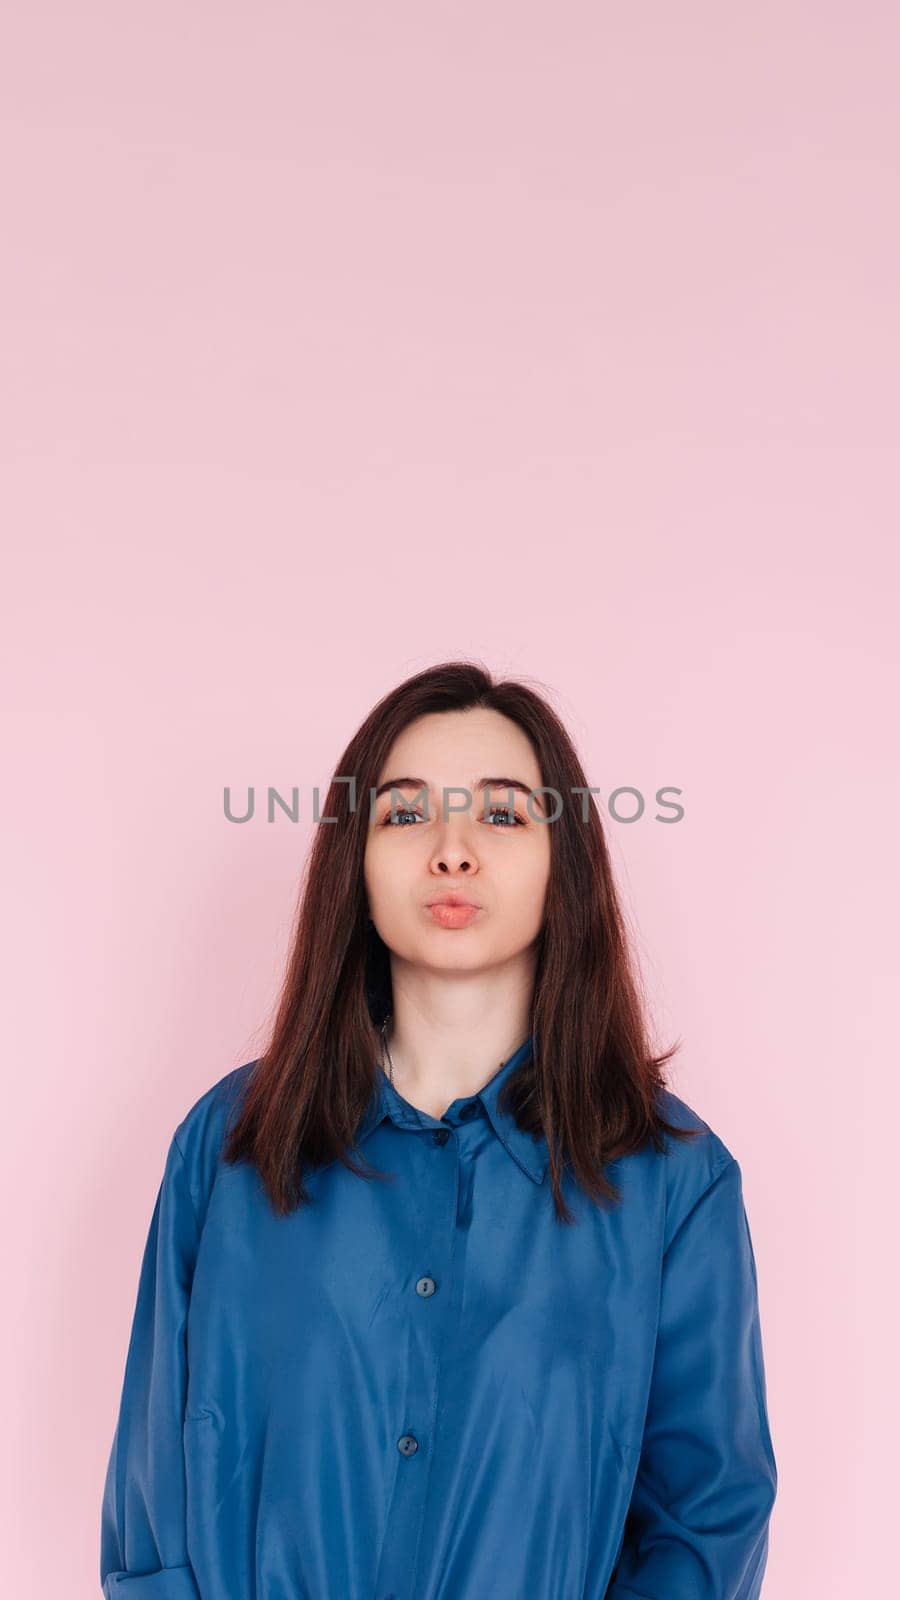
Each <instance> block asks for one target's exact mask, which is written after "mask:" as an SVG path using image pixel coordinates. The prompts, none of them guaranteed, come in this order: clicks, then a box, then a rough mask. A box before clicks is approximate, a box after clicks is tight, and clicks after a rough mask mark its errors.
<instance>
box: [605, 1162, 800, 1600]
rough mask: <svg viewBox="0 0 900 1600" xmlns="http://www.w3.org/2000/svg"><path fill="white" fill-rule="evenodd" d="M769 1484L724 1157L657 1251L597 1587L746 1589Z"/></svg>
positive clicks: (757, 1558) (654, 1598)
mask: <svg viewBox="0 0 900 1600" xmlns="http://www.w3.org/2000/svg"><path fill="white" fill-rule="evenodd" d="M776 1485H777V1474H776V1465H775V1456H774V1453H773V1449H772V1440H771V1436H770V1433H769V1424H768V1417H767V1412H766V1386H765V1375H764V1369H763V1355H762V1341H761V1335H760V1323H759V1310H758V1303H757V1282H756V1264H755V1260H754V1255H753V1246H752V1244H751V1239H750V1230H749V1226H748V1223H747V1214H746V1211H745V1208H744V1201H743V1194H742V1185H741V1172H740V1167H739V1166H738V1163H737V1162H736V1161H735V1160H734V1158H733V1157H731V1156H729V1158H728V1160H727V1161H726V1163H725V1164H724V1165H723V1166H722V1167H721V1168H720V1169H719V1171H718V1172H717V1173H716V1175H715V1176H714V1178H713V1179H712V1181H711V1183H710V1184H709V1185H708V1187H707V1188H706V1189H705V1190H704V1192H703V1194H702V1195H701V1196H700V1199H699V1200H697V1201H696V1202H695V1204H694V1205H693V1207H692V1209H691V1210H690V1211H689V1213H688V1215H687V1216H686V1217H685V1218H684V1220H683V1221H682V1222H681V1223H680V1224H679V1225H678V1227H677V1229H676V1232H675V1234H674V1236H673V1237H672V1239H671V1240H670V1242H669V1245H668V1247H667V1249H666V1251H665V1254H664V1258H663V1267H662V1287H661V1303H660V1317H659V1328H658V1336H657V1345H656V1353H655V1359H654V1368H653V1376H652V1380H651V1386H650V1396H649V1402H648V1409H647V1416H646V1421H645V1428H644V1437H643V1441H642V1448H641V1455H640V1460H639V1463H638V1468H637V1475H636V1478H635V1482H634V1487H633V1491H632V1499H631V1504H630V1507H629V1512H628V1516H627V1518H626V1522H625V1533H624V1539H623V1544H622V1549H621V1552H620V1556H619V1564H618V1566H617V1568H616V1571H615V1573H614V1575H613V1582H612V1584H611V1586H610V1588H609V1589H608V1591H607V1600H673V1596H675V1595H677V1596H679V1597H680V1600H688V1597H690V1600H757V1597H758V1596H759V1594H760V1591H761V1587H762V1580H763V1573H764V1571H765V1566H766V1559H767V1553H768V1524H769V1517H770V1513H771V1510H772V1505H773V1502H774V1499H775V1491H776Z"/></svg>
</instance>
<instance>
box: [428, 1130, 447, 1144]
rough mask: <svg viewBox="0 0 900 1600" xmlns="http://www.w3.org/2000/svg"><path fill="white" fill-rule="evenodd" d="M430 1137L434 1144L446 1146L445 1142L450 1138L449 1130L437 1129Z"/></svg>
mask: <svg viewBox="0 0 900 1600" xmlns="http://www.w3.org/2000/svg"><path fill="white" fill-rule="evenodd" d="M431 1137H432V1139H433V1140H434V1142H435V1144H446V1143H447V1140H448V1139H449V1137H450V1129H449V1128H437V1129H436V1130H435V1132H434V1133H433V1134H432V1135H431Z"/></svg>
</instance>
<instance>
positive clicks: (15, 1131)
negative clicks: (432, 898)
mask: <svg viewBox="0 0 900 1600" xmlns="http://www.w3.org/2000/svg"><path fill="white" fill-rule="evenodd" d="M5 34H6V38H5V42H4V46H3V50H2V66H0V90H2V92H0V114H2V118H3V124H4V125H3V137H2V141H0V162H2V194H3V207H2V216H3V235H4V243H3V249H2V264H0V271H2V275H3V278H2V299H0V305H2V318H3V328H2V350H3V367H4V383H3V391H2V406H3V414H2V418H0V423H2V426H0V449H2V456H3V476H2V497H3V504H2V516H3V524H4V527H5V531H6V562H5V566H6V573H5V577H6V579H7V582H6V583H5V585H4V587H5V590H6V595H5V605H4V612H5V616H4V619H3V628H2V636H3V646H4V651H5V653H6V657H7V661H6V666H7V671H6V673H5V675H4V676H5V680H6V684H7V690H8V694H9V706H8V711H7V715H6V718H5V722H4V727H5V735H4V754H5V755H6V757H7V772H6V778H5V783H4V791H5V798H6V801H7V806H8V810H9V821H8V823H7V828H6V839H7V842H8V843H9V844H10V845H11V848H10V849H9V850H8V851H7V860H6V878H7V882H8V883H9V881H10V880H11V885H12V886H11V891H10V890H8V892H7V896H6V906H5V915H4V919H3V922H4V936H5V941H6V951H5V956H4V976H5V978H6V980H7V985H8V993H9V994H10V996H11V999H12V1006H11V1007H10V1008H9V1009H10V1013H11V1014H10V1015H9V1016H8V1019H7V1021H6V1024H5V1036H6V1053H5V1059H6V1064H5V1074H4V1087H5V1108H4V1109H5V1119H6V1135H7V1136H6V1140H5V1158H4V1161H3V1178H4V1194H3V1197H2V1198H3V1218H4V1233H5V1239H4V1243H3V1260H4V1278H5V1285H4V1287H5V1288H6V1289H7V1291H8V1297H7V1300H6V1310H5V1315H4V1318H3V1327H2V1336H3V1349H2V1351H0V1367H2V1371H3V1374H4V1381H5V1387H6V1388H7V1391H8V1392H7V1393H6V1394H5V1395H4V1396H3V1400H2V1404H3V1414H4V1419H5V1424H6V1430H7V1439H8V1440H11V1448H10V1447H7V1449H5V1450H4V1459H3V1472H4V1475H5V1478H6V1481H5V1482H4V1483H3V1484H2V1486H0V1488H2V1504H3V1506H4V1508H5V1509H6V1511H7V1513H8V1515H9V1516H10V1519H11V1521H10V1528H11V1530H12V1531H11V1532H10V1533H9V1534H8V1536H7V1538H6V1539H5V1540H4V1558H3V1560H4V1570H3V1587H4V1591H5V1592H7V1593H9V1594H15V1595H16V1596H18V1597H25V1596H35V1597H38V1596H40V1597H41V1600H44V1597H45V1596H46V1595H48V1594H50V1593H52V1594H53V1595H54V1596H56V1595H59V1596H62V1595H65V1596H66V1600H92V1597H93V1596H95V1595H97V1594H99V1580H98V1577H97V1565H98V1553H99V1507H100V1494H101V1488H102V1478H103V1473H104V1470H105V1465H106V1458H107V1454H108V1450H109V1446H110V1443H111V1438H112V1429H113V1425H114V1415H115V1409H116V1407H117V1404H118V1397H119V1390H120V1384H121V1378H122V1373H123V1368H124V1360H125V1353H126V1347H127V1340H128V1335H129V1330H130V1323H131V1316H132V1312H133V1306H134V1296H135V1293H136V1288H137V1274H138V1268H139V1262H140V1253H141V1250H142V1248H143V1242H144V1237H145V1234H146V1229H147V1226H148V1223H149V1219H150V1213H151V1210H152V1206H153V1201H154V1197H155V1193H156V1188H157V1185H158V1182H159V1179H160V1177H161V1173H162V1165H163V1161H164V1157H165V1151H166V1147H167V1144H168V1140H169V1138H170V1136H171V1133H172V1131H173V1129H174V1127H175V1125H176V1123H177V1122H178V1121H179V1120H180V1118H181V1117H182V1116H183V1114H184V1113H185V1111H186V1110H187V1108H188V1107H189V1105H191V1104H192V1103H193V1101H194V1100H195V1099H196V1098H197V1097H198V1096H199V1095H200V1094H201V1093H202V1092H203V1091H204V1090H205V1089H206V1088H207V1087H209V1085H210V1084H211V1083H212V1082H214V1081H215V1080H216V1079H217V1078H219V1077H221V1076H222V1075H223V1074H224V1073H225V1072H227V1071H229V1070H230V1068H231V1067H233V1066H235V1065H237V1064H239V1063H240V1062H243V1061H246V1060H249V1059H251V1057H252V1056H253V1055H254V1054H256V1053H258V1049H259V1048H260V1047H261V1042H262V1039H263V1034H264V1029H265V1024H266V1022H267V1020H268V1017H269V1014H270V1011H271V1007H272V1005H273V1003H274V998H275V994H276V990H277V984H278V980H279V977H280V974H281V967H282V961H283V958H284V954H285V948H286V941H287V938H288V934H289V930H290V925H291V917H292V913H293V907H294V900H295V894H296V886H297V880H298V874H299V870H300V866H301V863H302V861H303V858H304V856H305V852H306V848H307V844H308V842H309V838H310V835H311V832H312V822H311V815H312V786H313V784H320V785H321V786H322V793H323V795H324V790H325V786H327V783H328V779H329V775H330V773H331V772H332V770H333V767H334V763H335V762H336V760H337V757H338V754H339V752H340V749H341V748H342V746H343V744H344V742H345V740H346V738H347V737H348V735H349V734H350V732H351V731H352V730H353V729H354V728H355V727H356V725H357V723H358V722H359V720H360V718H361V717H362V716H363V715H364V714H365V712H366V711H367V710H368V708H369V706H370V705H371V703H372V702H373V700H374V699H375V698H376V696H378V695H379V694H381V693H382V692H383V691H384V690H385V689H387V688H388V687H389V686H391V685H393V684H394V683H396V682H397V681H398V680H399V679H400V678H402V677H404V676H406V675H407V674H408V673H410V672H413V671H415V670H417V669H419V668H421V667H423V666H425V665H428V664H430V663H432V662H434V661H438V660H441V659H443V658H445V657H447V656H450V655H455V654H458V653H462V654H470V655H475V656H478V657H480V658H482V659H484V660H485V661H486V662H487V664H488V665H489V666H491V667H492V668H495V669H496V670H498V671H500V672H509V673H512V674H523V675H525V676H527V677H529V678H531V679H533V680H536V681H537V682H538V683H539V684H541V685H545V686H546V687H547V688H548V689H549V691H550V692H551V693H552V694H553V696H554V699H555V703H556V704H557V706H558V708H559V709H560V711H561V712H562V714H563V716H564V717H565V719H566V721H567V723H568V724H569V726H570V728H571V729H572V731H573V733H574V735H575V738H576V740H577V741H578V744H579V748H580V750H581V752H582V755H583V758H584V761H585V765H586V768H587V771H588V774H589V778H590V781H591V782H592V783H594V784H596V785H598V786H600V788H601V789H602V791H603V795H604V796H606V795H607V794H608V793H609V792H610V791H611V790H612V789H614V788H615V787H617V786H618V785H620V784H630V785H634V786H636V787H638V788H639V789H641V790H642V792H643V793H644V795H645V797H646V800H647V810H646V812H645V814H644V817H643V818H642V819H641V820H640V821H639V822H637V823H635V824H633V825H631V826H628V825H622V824H617V823H614V822H610V824H609V832H610V837H611V841H612V846H613V849H614V852H615V857H616V861H617V863H618V866H619V871H620V876H621V883H622V888H623V892H624V893H625V895H626V896H627V898H628V901H629V904H630V906H631V907H632V910H633V914H634V917H635V919H636V923H637V927H638V930H639V933H638V937H639V947H640V952H641V957H642V960H643V963H644V967H645V972H646V977H647V983H648V987H649V990H650V993H651V996H652V1002H653V1008H654V1013H655V1016H656V1018H657V1023H658V1032H659V1036H660V1038H661V1039H662V1040H663V1042H665V1043H668V1042H670V1041H671V1040H672V1039H674V1038H675V1037H677V1036H681V1037H683V1039H684V1047H683V1050H682V1052H681V1053H680V1055H679V1057H678V1058H677V1062H678V1066H677V1072H676V1075H675V1081H674V1086H675V1088H676V1089H677V1091H678V1092H679V1093H681V1094H682V1095H683V1096H684V1098H686V1099H687V1100H688V1101H689V1102H690V1103H691V1104H693V1105H694V1106H695V1107H696V1108H697V1109H698V1110H700V1111H701V1113H702V1114H703V1115H704V1116H705V1117H706V1118H707V1119H708V1120H709V1121H710V1122H711V1123H712V1125H713V1126H714V1127H715V1128H716V1130H717V1131H718V1132H719V1133H720V1134H721V1136H722V1137H723V1138H724V1139H725V1141H726V1143H728V1144H729V1145H730V1147H731V1148H732V1149H733V1151H734V1153H735V1154H736V1155H737V1156H738V1158H739V1160H740V1162H741V1165H742V1168H743V1172H744V1180H745V1193H746V1199H747V1205H748V1212H749V1215H750V1221H751V1226H752V1229H753V1236H754V1242H755V1246H756V1253H757V1262H758V1267H759V1274H760V1293H761V1303H762V1313H763V1323H764V1338H765V1346H766V1358H767V1369H768V1383H769V1401H770V1410H771V1419H772V1431H773V1435H774V1439H775V1445H776V1451H777V1456H778V1463H779V1469H780V1494H779V1499H778V1504H777V1507H776V1511H775V1515H774V1518H773V1523H772V1534H771V1556H770V1563H769V1575H768V1578H767V1580H766V1585H765V1590H764V1592H765V1595H766V1597H767V1600H798V1596H803V1597H806V1596H814V1597H815V1600H837V1597H840V1600H857V1597H862V1596H863V1595H864V1594H866V1595H868V1594H872V1593H876V1592H877V1593H879V1594H880V1593H882V1592H883V1581H884V1579H885V1578H886V1576H887V1573H888V1572H889V1570H890V1568H889V1567H887V1566H886V1565H885V1561H886V1559H887V1558H886V1557H885V1555H884V1554H883V1552H885V1551H887V1552H890V1549H891V1545H892V1532H893V1527H894V1523H895V1520H896V1509H895V1504H894V1499H895V1496H894V1494H893V1493H892V1489H893V1482H894V1473H895V1464H896V1437H897V1419H896V1413H895V1412H894V1413H893V1414H892V1413H890V1412H889V1409H888V1407H889V1405H890V1404H891V1389H892V1379H893V1372H894V1366H895V1357H894V1354H893V1340H894V1337H895V1332H896V1320H897V1317H896V1313H897V1299H896V1282H895V1275H896V1226H895V1222H894V1213H895V1199H894V1194H893V1182H892V1180H893V1176H894V1173H895V1171H896V1170H897V1164H898V1157H897V1154H896V1150H895V1137H894V1122H893V1117H894V1113H895V1111H896V1091H895V1073H896V1067H897V983H896V979H897V962H896V953H897V952H896V892H897V880H896V869H897V865H898V861H897V847H896V834H897V824H896V808H897V796H898V779H900V770H898V767H900V763H898V750H897V700H898V687H900V684H898V649H897V640H896V626H895V625H896V612H897V578H898V571H897V568H898V559H897V547H896V543H895V540H896V530H897V512H898V496H897V462H898V457H897V445H898V428H897V417H898V403H900V396H898V380H897V373H898V356H900V350H898V299H897V282H898V271H900V262H898V254H900V251H898V242H900V230H898V224H897V216H898V184H897V167H898V154H900V141H898V132H900V127H898V113H897V100H896V77H897V59H898V45H900V26H898V12H897V9H896V7H893V6H891V5H889V4H887V3H886V0H885V3H881V4H877V5H875V4H862V5H859V4H856V5H853V6H851V5H850V4H849V3H845V4H843V5H836V4H824V5H823V4H815V5H813V4H811V3H810V4H806V5H801V4H798V3H796V0H793V3H792V0H778V3H777V4H776V3H774V0H766V3H763V4H756V5H753V6H750V7H746V6H745V7H735V6H725V7H723V6H721V5H720V4H715V3H712V0H708V3H703V4H698V3H687V4H682V5H679V6H672V5H670V4H664V3H662V0H656V3H652V4H648V5H640V6H637V7H630V8H624V9H623V8H621V7H614V6H611V5H601V4H596V3H595V4H588V3H582V4H572V3H565V0H557V3H556V4H554V5H552V6H551V5H549V4H542V5H537V4H534V3H529V4H523V3H522V0H517V3H516V4H496V3H491V0H486V3H479V4H472V3H461V0H456V3H454V4H449V3H435V0H425V3H423V0H418V3H415V4H413V3H404V4H396V3H387V4H385V3H380V4H377V5H375V4H364V3H362V0H356V3H354V4H340V3H335V4H330V5H321V6H318V5H315V6H314V5H306V6H303V5H298V4H295V5H288V4H271V3H262V0H254V3H253V4H251V3H250V0H243V3H242V4H237V3H234V0H231V3H222V0H220V3H218V4H216V5H213V4H210V3H202V0H192V3H190V4H187V5H185V4H183V3H181V4H177V5H176V4H174V3H172V0H165V3H163V4H160V3H155V4H153V5H152V6H151V5H147V4H145V5H132V4H128V5H123V4H121V3H120V0H107V3H97V0H82V3H80V4H78V5H71V4H65V3H63V0H55V3H54V4H47V3H42V0H30V3H29V4H28V5H20V6H18V7H11V8H9V10H8V16H7V19H6V28H5ZM10 578H11V581H10ZM226 784H230V785H231V786H232V788H233V792H234V795H235V798H236V802H239V801H240V798H241V796H242V795H243V794H244V793H245V786H246V785H247V784H254V785H256V786H257V790H258V796H259V797H261V796H262V795H263V793H264V790H265V786H266V785H267V784H273V785H275V786H277V787H279V788H280V789H281V790H282V792H283V793H285V794H288V793H289V792H290V789H291V787H292V786H293V785H295V784H296V785H298V786H299V787H300V791H301V824H300V825H299V826H291V825H290V823H288V822H287V821H286V820H285V819H281V820H279V822H278V823H277V824H276V825H273V826H268V825H267V824H266V823H265V822H264V821H263V820H261V816H262V812H263V808H262V807H260V809H259V811H258V814H257V820H256V821H254V822H253V823H251V824H248V825H246V826H244V827H236V826H233V825H229V824H228V823H227V822H226V821H225V820H224V818H223V806H222V796H223V789H224V786H225V785H226ZM662 785H675V786H678V787H679V788H681V789H682V790H683V791H684V793H683V803H684V805H685V807H686V816H685V819H684V821H683V822H681V823H679V824H677V825H675V826H665V825H663V824H661V823H659V822H655V821H654V820H653V816H654V813H655V811H656V807H655V805H654V804H653V794H654V792H655V790H656V789H657V788H658V787H660V786H662ZM889 1183H890V1185H891V1187H890V1191H889Z"/></svg>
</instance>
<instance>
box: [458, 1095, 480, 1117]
mask: <svg viewBox="0 0 900 1600" xmlns="http://www.w3.org/2000/svg"><path fill="white" fill-rule="evenodd" d="M477 1110H478V1107H477V1105H476V1104H475V1101H474V1100H470V1101H469V1104H468V1105H467V1106H461V1107H460V1112H459V1120H460V1122H463V1121H465V1122H468V1120H469V1118H470V1117H474V1115H475V1113H476V1111H477Z"/></svg>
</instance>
